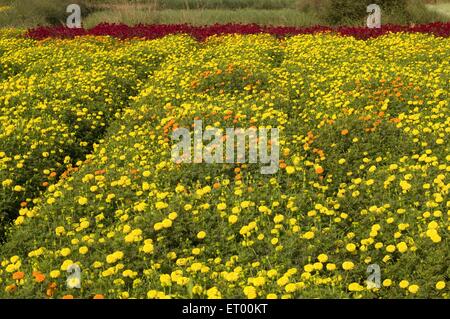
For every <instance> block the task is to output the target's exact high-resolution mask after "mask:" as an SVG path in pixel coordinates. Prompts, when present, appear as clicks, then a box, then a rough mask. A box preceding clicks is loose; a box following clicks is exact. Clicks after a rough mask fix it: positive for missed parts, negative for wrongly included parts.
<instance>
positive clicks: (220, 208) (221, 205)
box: [217, 203, 227, 210]
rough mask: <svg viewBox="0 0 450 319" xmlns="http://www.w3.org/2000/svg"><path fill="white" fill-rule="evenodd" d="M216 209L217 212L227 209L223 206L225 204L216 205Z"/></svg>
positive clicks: (225, 205)
mask: <svg viewBox="0 0 450 319" xmlns="http://www.w3.org/2000/svg"><path fill="white" fill-rule="evenodd" d="M217 209H218V210H225V209H227V204H225V203H220V204H217Z"/></svg>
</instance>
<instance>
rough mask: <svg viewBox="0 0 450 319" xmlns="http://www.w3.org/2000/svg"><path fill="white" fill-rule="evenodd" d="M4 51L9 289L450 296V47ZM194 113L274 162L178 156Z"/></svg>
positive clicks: (2, 158)
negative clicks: (177, 139) (266, 146)
mask: <svg viewBox="0 0 450 319" xmlns="http://www.w3.org/2000/svg"><path fill="white" fill-rule="evenodd" d="M1 39H2V40H1V41H0V52H3V53H2V54H3V55H4V56H5V62H2V63H3V68H4V69H3V70H4V71H3V73H2V75H1V76H2V79H4V80H3V81H2V82H1V83H0V86H1V90H2V91H3V92H5V94H2V96H1V97H0V110H1V114H0V121H1V122H2V127H1V129H0V139H1V145H2V146H1V147H2V149H1V150H0V181H1V183H2V186H1V187H2V188H1V189H0V190H1V192H2V193H1V194H2V197H0V200H2V201H4V203H5V204H2V207H9V208H8V209H9V210H8V212H10V213H13V212H15V211H18V214H17V215H18V216H19V217H18V218H16V219H15V221H16V222H15V224H16V225H15V226H14V227H13V228H12V229H11V231H10V235H9V236H8V238H7V242H6V244H5V245H4V246H2V247H0V260H1V267H0V287H1V289H0V297H8V298H10V297H41V296H36V295H33V296H29V295H27V293H28V292H30V291H34V292H44V294H45V295H44V297H45V296H47V297H54V298H58V297H63V296H65V295H73V296H75V297H78V298H92V297H94V296H97V295H99V294H100V295H102V296H105V297H107V298H159V299H162V298H212V299H213V298H224V297H225V298H226V297H228V298H233V297H239V298H251V299H253V298H268V299H274V298H283V299H287V298H299V297H323V298H324V297H327V298H333V297H355V298H361V297H368V298H374V297H375V298H377V297H380V298H398V297H405V296H411V297H418V298H422V297H433V298H448V297H449V291H448V278H449V276H450V273H449V270H448V267H447V265H448V254H449V244H448V243H449V239H450V238H449V231H450V201H449V200H448V191H449V187H450V182H449V180H448V172H449V171H450V155H449V142H448V139H447V138H446V137H447V136H448V134H449V133H450V121H449V119H450V111H449V100H450V99H449V98H450V96H449V91H448V86H449V83H450V61H449V59H448V56H450V40H449V39H441V38H436V37H434V36H428V35H424V34H401V33H400V34H389V35H386V36H383V37H379V38H376V39H371V40H367V41H361V40H356V39H354V38H351V37H340V36H337V35H331V34H318V35H301V36H295V37H290V38H287V39H276V38H273V37H272V36H269V35H247V36H243V35H230V36H222V37H218V36H217V37H212V38H209V39H208V40H207V41H206V42H204V43H196V42H195V41H193V40H192V39H190V38H189V37H186V36H181V35H180V36H170V37H167V38H164V39H160V40H154V41H139V40H133V41H124V42H119V41H115V40H112V39H109V38H92V37H87V38H78V39H74V40H64V41H61V40H47V41H44V42H34V41H31V40H23V39H20V40H18V39H17V38H15V37H12V36H4V37H3V38H1ZM4 52H9V53H7V54H5V53H4ZM44 57H45V58H44ZM196 119H201V120H202V121H203V123H204V125H205V126H208V127H216V128H222V129H224V128H229V127H242V128H249V127H265V128H271V127H277V128H279V130H280V141H279V144H280V147H281V156H280V163H279V168H280V170H279V171H278V173H276V174H274V175H267V176H265V175H261V174H260V172H259V169H258V165H257V164H245V163H242V164H208V165H207V164H177V163H174V162H172V161H171V148H172V141H171V133H172V132H173V130H174V129H176V128H180V127H185V128H192V124H193V123H194V120H196ZM90 147H92V150H91V149H90ZM88 152H89V153H88ZM87 153H88V154H87ZM85 154H87V155H86V160H83V161H81V159H83V158H82V155H83V156H84V155H85ZM66 158H67V159H66ZM74 160H76V161H80V162H79V163H78V164H77V165H76V166H77V169H76V171H71V172H70V174H63V175H64V178H59V179H56V177H57V176H58V175H59V172H60V171H64V169H66V167H68V166H69V165H71V164H72V165H75V164H76V163H73V161H74ZM21 165H22V166H21ZM74 167H75V166H74ZM53 172H56V175H55V176H54V177H53V178H54V182H53V183H50V182H49V187H48V188H47V189H46V191H45V192H36V191H35V190H34V189H35V188H34V187H35V185H37V184H36V183H38V184H40V183H41V182H42V181H44V180H45V181H48V179H49V177H50V175H52V173H53ZM42 174H44V176H43V175H42ZM16 186H19V187H20V189H19V187H16ZM23 189H25V190H23ZM29 189H30V191H28V190H29ZM31 191H33V192H32V193H27V192H31ZM34 198H37V199H34ZM20 201H25V202H26V203H28V205H24V206H23V208H22V209H20V210H19V209H18V208H17V203H20ZM33 204H34V205H33ZM68 258H70V259H68ZM73 263H76V264H77V265H78V266H79V267H80V269H81V272H82V276H81V280H82V281H81V286H82V287H83V289H80V290H71V289H70V288H68V287H67V286H66V279H67V276H68V275H69V274H67V276H66V274H65V273H64V272H65V271H66V270H67V269H68V267H69V266H70V265H71V264H73ZM373 264H377V265H379V267H380V270H381V273H380V277H381V278H380V283H381V286H380V287H378V288H373V287H369V286H368V285H367V284H366V280H367V279H368V277H367V276H368V274H367V269H368V266H369V265H373ZM33 272H39V274H42V276H46V277H42V276H40V277H39V279H42V278H45V279H42V280H43V281H42V280H41V281H40V282H38V281H37V280H30V279H29V277H31V276H32V273H33ZM23 278H25V279H27V280H24V279H23ZM36 278H38V277H37V276H36ZM43 284H45V285H48V287H49V288H48V289H47V290H46V289H38V288H35V287H34V286H42V285H43ZM45 291H46V292H45Z"/></svg>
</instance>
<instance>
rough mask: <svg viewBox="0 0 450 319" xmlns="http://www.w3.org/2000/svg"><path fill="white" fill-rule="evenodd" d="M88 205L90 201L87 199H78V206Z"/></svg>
mask: <svg viewBox="0 0 450 319" xmlns="http://www.w3.org/2000/svg"><path fill="white" fill-rule="evenodd" d="M87 203H88V199H87V198H86V197H80V198H79V199H78V204H80V205H82V206H83V205H86V204H87Z"/></svg>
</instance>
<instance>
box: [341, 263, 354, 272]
mask: <svg viewBox="0 0 450 319" xmlns="http://www.w3.org/2000/svg"><path fill="white" fill-rule="evenodd" d="M353 268H355V264H354V263H353V262H351V261H344V262H343V263H342V269H344V270H352V269H353Z"/></svg>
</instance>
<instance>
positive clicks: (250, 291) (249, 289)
mask: <svg viewBox="0 0 450 319" xmlns="http://www.w3.org/2000/svg"><path fill="white" fill-rule="evenodd" d="M244 295H246V296H247V298H248V299H255V298H256V297H258V294H257V293H256V288H255V287H253V286H246V287H244Z"/></svg>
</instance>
